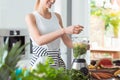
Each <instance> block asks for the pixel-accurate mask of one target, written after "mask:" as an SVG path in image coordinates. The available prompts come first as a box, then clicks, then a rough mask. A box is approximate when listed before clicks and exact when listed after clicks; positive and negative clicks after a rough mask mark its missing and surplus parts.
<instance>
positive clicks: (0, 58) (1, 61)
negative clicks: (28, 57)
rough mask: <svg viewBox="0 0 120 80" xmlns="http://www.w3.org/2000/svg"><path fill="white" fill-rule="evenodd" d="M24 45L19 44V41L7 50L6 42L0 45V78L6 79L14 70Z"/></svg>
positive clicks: (0, 79) (1, 79)
mask: <svg viewBox="0 0 120 80" xmlns="http://www.w3.org/2000/svg"><path fill="white" fill-rule="evenodd" d="M26 45H27V44H26ZM26 45H23V46H21V42H20V41H19V42H17V43H15V45H14V46H13V47H12V48H11V50H10V51H9V50H8V43H5V44H4V45H3V46H1V47H0V80H8V78H9V76H10V74H11V73H12V72H14V70H15V69H16V65H17V62H18V61H19V60H20V57H21V53H22V52H23V49H24V48H25V46H26Z"/></svg>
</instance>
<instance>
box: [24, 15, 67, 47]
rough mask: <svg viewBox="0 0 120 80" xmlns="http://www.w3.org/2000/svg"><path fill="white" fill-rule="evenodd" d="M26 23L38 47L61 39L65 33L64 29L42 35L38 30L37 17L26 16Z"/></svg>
mask: <svg viewBox="0 0 120 80" xmlns="http://www.w3.org/2000/svg"><path fill="white" fill-rule="evenodd" d="M25 21H26V23H27V26H28V31H29V33H30V35H31V37H32V38H33V39H34V41H35V42H36V43H37V44H38V45H44V44H47V43H49V42H51V41H53V40H55V39H57V38H58V37H61V36H62V35H63V34H64V33H65V31H64V29H59V30H57V31H54V32H51V33H49V34H45V35H42V34H41V33H40V31H39V29H38V28H37V25H36V20H35V17H34V15H33V14H28V15H26V17H25Z"/></svg>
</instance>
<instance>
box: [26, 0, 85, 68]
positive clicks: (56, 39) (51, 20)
mask: <svg viewBox="0 0 120 80" xmlns="http://www.w3.org/2000/svg"><path fill="white" fill-rule="evenodd" d="M55 1H56V0H36V4H35V7H34V9H35V10H34V11H33V12H32V13H29V14H27V15H26V17H25V20H26V23H27V25H28V31H29V35H30V38H31V40H32V45H33V48H32V52H33V53H34V54H33V57H32V58H31V63H30V64H31V65H32V66H36V64H37V63H39V62H41V63H43V62H44V61H45V60H44V59H45V57H46V56H50V57H52V58H53V60H54V61H55V64H52V66H54V67H56V68H57V67H65V64H64V62H63V60H62V59H61V56H60V40H61V39H62V41H63V42H64V44H65V45H66V46H67V47H69V48H72V47H73V45H72V40H71V39H70V38H69V36H68V34H79V33H80V32H81V31H82V30H83V26H80V25H73V26H68V27H66V28H64V27H63V25H62V19H61V16H60V14H58V13H56V12H52V11H50V10H49V9H50V8H51V7H52V5H53V4H54V3H55Z"/></svg>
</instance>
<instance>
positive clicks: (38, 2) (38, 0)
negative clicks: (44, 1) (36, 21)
mask: <svg viewBox="0 0 120 80" xmlns="http://www.w3.org/2000/svg"><path fill="white" fill-rule="evenodd" d="M39 4H40V0H37V1H36V3H35V6H34V10H37V9H38V7H39Z"/></svg>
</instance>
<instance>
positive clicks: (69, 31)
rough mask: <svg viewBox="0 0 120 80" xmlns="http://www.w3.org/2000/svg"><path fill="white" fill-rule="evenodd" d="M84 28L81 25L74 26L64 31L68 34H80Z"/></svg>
mask: <svg viewBox="0 0 120 80" xmlns="http://www.w3.org/2000/svg"><path fill="white" fill-rule="evenodd" d="M83 28H84V27H83V26H81V25H73V26H68V27H66V28H64V31H65V33H66V34H79V33H80V32H81V31H83Z"/></svg>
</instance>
